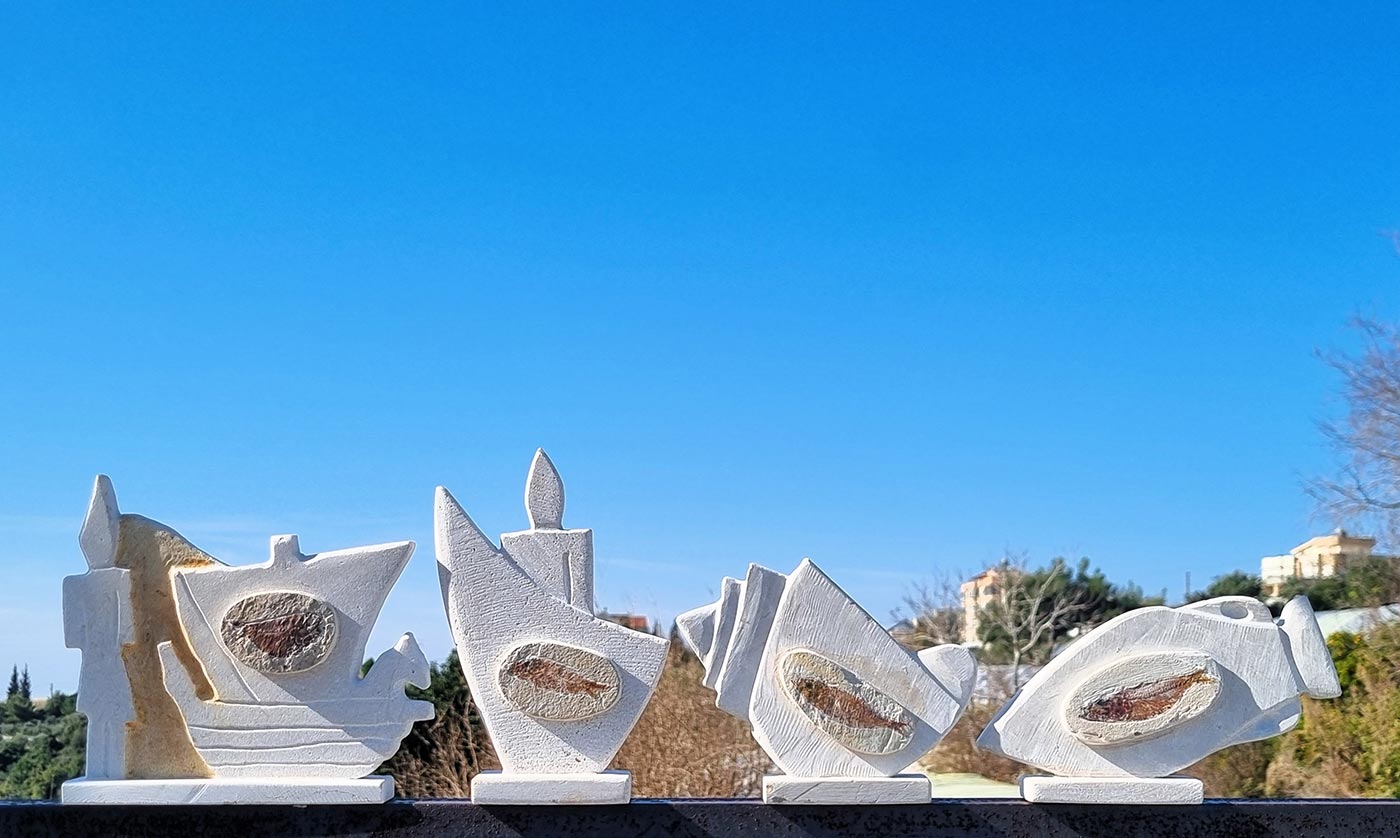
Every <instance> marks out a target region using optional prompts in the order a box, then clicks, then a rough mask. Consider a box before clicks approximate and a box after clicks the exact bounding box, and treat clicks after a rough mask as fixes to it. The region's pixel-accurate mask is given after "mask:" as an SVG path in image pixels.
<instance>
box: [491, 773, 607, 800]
mask: <svg viewBox="0 0 1400 838" xmlns="http://www.w3.org/2000/svg"><path fill="white" fill-rule="evenodd" d="M631 801H632V772H630V771H604V772H603V773H601V774H507V773H505V772H503V771H483V772H481V773H480V774H478V775H476V776H475V777H473V778H472V802H473V803H479V804H481V805H483V806H590V805H591V806H600V805H612V804H617V803H630V802H631Z"/></svg>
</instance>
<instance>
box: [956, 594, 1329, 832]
mask: <svg viewBox="0 0 1400 838" xmlns="http://www.w3.org/2000/svg"><path fill="white" fill-rule="evenodd" d="M1304 694H1306V695H1309V696H1312V697H1314V698H1335V697H1337V696H1338V695H1340V694H1341V686H1340V684H1339V683H1338V681H1337V672H1336V670H1335V669H1334V668H1333V666H1332V658H1331V656H1330V655H1329V654H1328V652H1327V644H1326V642H1325V641H1324V639H1323V636H1322V632H1321V630H1320V629H1319V628H1318V625H1317V619H1316V618H1315V617H1314V616H1313V611H1312V606H1311V605H1309V603H1308V600H1307V598H1306V597H1301V596H1300V597H1295V598H1294V599H1293V600H1292V601H1291V602H1289V603H1288V604H1287V605H1285V606H1284V608H1283V614H1282V616H1281V617H1280V618H1279V619H1278V620H1274V618H1273V617H1272V616H1271V615H1270V614H1269V610H1268V609H1267V608H1266V607H1265V606H1264V605H1263V603H1261V602H1259V601H1258V600H1255V599H1251V598H1249V597H1220V598H1218V599H1211V600H1206V601H1204V602H1195V603H1191V604H1189V605H1183V606H1181V607H1180V608H1166V607H1162V606H1153V607H1148V608H1140V609H1137V610H1135V611H1130V612H1128V613H1126V614H1122V615H1120V616H1118V617H1115V618H1113V619H1112V620H1109V621H1108V622H1106V623H1104V624H1103V625H1101V626H1099V627H1098V628H1096V629H1094V630H1093V631H1091V632H1089V633H1088V634H1086V635H1085V636H1084V637H1082V638H1080V639H1079V640H1077V641H1075V643H1074V644H1073V645H1072V646H1070V647H1069V648H1068V649H1067V650H1065V651H1064V652H1063V653H1062V654H1060V655H1059V656H1058V657H1056V658H1054V659H1053V660H1051V661H1050V663H1048V664H1047V665H1046V666H1045V667H1044V668H1043V669H1041V670H1040V671H1039V672H1038V673H1036V675H1035V676H1034V677H1033V678H1031V680H1030V681H1029V682H1027V683H1026V685H1025V686H1024V687H1023V688H1022V689H1021V691H1020V692H1019V693H1017V694H1016V696H1015V697H1014V698H1012V700H1011V701H1009V702H1008V703H1007V704H1006V706H1005V707H1003V708H1002V709H1001V711H1000V712H999V713H997V715H996V717H995V718H993V719H992V721H991V722H990V723H989V724H988V725H987V727H986V729H985V730H983V731H982V734H981V736H980V737H978V740H977V745H978V747H980V748H983V749H985V750H989V751H993V752H995V753H999V754H1002V755H1003V756H1007V757H1010V758H1012V759H1015V760H1019V761H1021V762H1024V763H1027V764H1029V765H1033V766H1035V767H1037V768H1039V769H1041V770H1043V771H1048V772H1050V774H1051V775H1053V776H1027V777H1023V778H1022V779H1021V795H1022V796H1023V797H1024V798H1025V799H1026V800H1029V801H1031V802H1033V803H1156V804H1161V803H1199V802H1201V799H1202V796H1203V787H1202V783H1201V781H1200V780H1197V779H1194V778H1191V777H1181V776H1170V775H1172V774H1173V773H1174V772H1176V771H1179V770H1181V769H1183V768H1185V767H1187V766H1189V765H1191V764H1193V763H1195V762H1196V761H1198V760H1200V759H1202V758H1203V757H1205V756H1206V755H1208V754H1211V753H1213V752H1215V751H1217V750H1220V749H1221V748H1224V747H1227V746H1229V745H1236V744H1239V743H1242V742H1252V741H1255V740H1258V739H1267V738H1269V737H1271V736H1277V735H1279V734H1281V733H1286V732H1287V731H1289V730H1292V729H1293V727H1294V726H1295V725H1297V724H1298V719H1299V717H1300V715H1301V713H1302V705H1301V702H1300V701H1299V696H1300V695H1304Z"/></svg>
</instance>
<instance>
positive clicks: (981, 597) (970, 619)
mask: <svg viewBox="0 0 1400 838" xmlns="http://www.w3.org/2000/svg"><path fill="white" fill-rule="evenodd" d="M1001 576H1002V573H1001V570H1000V568H995V567H992V568H988V569H987V570H984V571H982V572H981V573H979V574H977V575H976V576H974V577H972V578H971V579H969V580H967V581H966V582H964V583H962V585H961V586H960V587H959V591H960V592H961V593H962V609H963V645H965V646H976V645H978V644H979V643H980V642H981V641H980V640H978V639H977V629H978V627H979V626H980V624H981V613H982V609H983V608H985V607H986V606H987V605H988V604H990V603H991V602H992V601H993V600H995V599H996V597H997V594H998V593H1000V589H999V588H998V586H999V585H1000V584H1001Z"/></svg>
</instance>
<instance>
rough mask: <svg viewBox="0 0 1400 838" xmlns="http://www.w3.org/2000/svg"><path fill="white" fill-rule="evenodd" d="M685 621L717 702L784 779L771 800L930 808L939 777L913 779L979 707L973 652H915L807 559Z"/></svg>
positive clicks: (732, 590)
mask: <svg viewBox="0 0 1400 838" xmlns="http://www.w3.org/2000/svg"><path fill="white" fill-rule="evenodd" d="M676 624H677V628H678V630H679V632H680V636H681V638H682V640H683V641H684V642H685V644H686V646H687V647H688V648H689V649H690V650H691V651H692V652H693V653H694V654H695V655H696V656H697V657H699V658H700V660H701V662H702V663H703V665H704V669H705V676H704V683H705V685H706V686H708V687H711V688H713V689H714V690H715V692H716V699H715V703H716V704H717V705H718V706H719V707H720V708H721V709H723V710H725V711H726V712H729V713H731V714H733V715H735V716H738V717H739V718H741V719H745V720H747V721H749V722H750V723H752V725H753V734H754V738H755V739H757V740H758V742H759V744H760V745H761V746H762V747H763V750H764V751H765V752H766V753H767V754H768V756H769V758H770V759H772V760H773V762H774V764H776V765H777V766H778V767H779V768H780V769H782V771H783V772H784V773H783V774H782V775H770V776H767V777H765V778H764V780H763V799H764V800H765V801H766V802H768V803H799V804H841V803H862V804H863V803H927V802H929V800H930V798H931V797H932V786H931V784H930V782H929V779H928V777H927V776H926V775H925V774H922V773H908V774H905V773H901V772H902V771H904V770H905V769H907V768H908V767H909V766H911V765H913V764H914V763H915V762H916V761H917V760H918V759H919V758H920V757H921V756H923V755H924V753H925V752H927V751H928V750H929V749H930V748H932V747H933V746H934V745H936V744H937V743H938V742H939V740H941V739H942V738H943V736H944V735H946V734H947V733H948V731H949V730H950V729H952V727H953V724H954V723H955V722H956V721H957V720H958V718H959V716H961V715H962V712H963V710H964V709H965V708H966V707H967V703H968V701H969V699H970V698H971V697H972V690H973V687H974V685H975V682H976V678H977V663H976V660H975V659H974V658H973V657H972V655H971V653H969V652H968V651H967V650H966V649H964V648H962V647H960V646H953V645H944V646H937V647H935V648H932V649H925V650H923V651H921V652H919V653H918V654H913V653H910V652H909V651H907V650H906V649H904V647H902V646H901V645H900V644H899V643H898V642H896V641H895V640H894V638H892V637H891V636H890V634H889V632H887V631H886V630H885V629H884V628H883V627H881V626H880V624H879V623H878V622H876V620H875V619H874V618H873V617H871V616H870V615H869V614H868V613H866V612H865V610H864V609H863V608H861V607H860V606H859V605H858V604H857V603H856V602H855V601H854V600H852V599H851V598H850V597H849V596H848V595H847V594H846V593H845V591H843V590H841V589H840V588H839V587H837V585H836V584H835V583H834V582H832V581H831V579H829V578H828V577H827V576H826V574H824V573H822V572H821V570H820V569H818V568H817V566H816V565H815V564H813V563H812V562H811V561H810V560H807V559H803V561H802V563H801V564H799V565H798V567H797V569H796V570H795V571H793V572H792V574H791V575H787V576H785V575H783V574H781V573H778V572H776V571H773V570H769V569H768V568H765V567H760V566H758V565H749V569H748V573H747V574H746V575H745V577H744V579H743V580H742V581H741V580H738V579H732V578H728V577H726V578H725V579H724V581H723V583H722V585H721V591H720V598H719V600H718V601H716V602H714V603H711V604H709V605H706V606H702V607H700V608H697V609H695V610H693V611H688V612H686V613H685V614H682V615H681V616H680V617H679V618H677V620H676Z"/></svg>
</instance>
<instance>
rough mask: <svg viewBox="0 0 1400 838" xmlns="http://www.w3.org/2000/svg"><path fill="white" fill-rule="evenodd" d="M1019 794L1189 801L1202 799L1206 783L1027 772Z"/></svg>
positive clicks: (1041, 798)
mask: <svg viewBox="0 0 1400 838" xmlns="http://www.w3.org/2000/svg"><path fill="white" fill-rule="evenodd" d="M1021 797H1023V798H1025V799H1026V800H1027V801H1029V802H1031V803H1122V804H1127V805H1134V804H1138V805H1143V804H1151V805H1162V804H1179V805H1191V804H1195V803H1200V802H1201V801H1202V800H1204V799H1205V785H1204V784H1203V783H1201V781H1200V780H1197V779H1196V778H1194V777H1161V778H1157V779H1146V780H1144V779H1139V778H1137V777H1050V776H1026V777H1022V778H1021Z"/></svg>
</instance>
